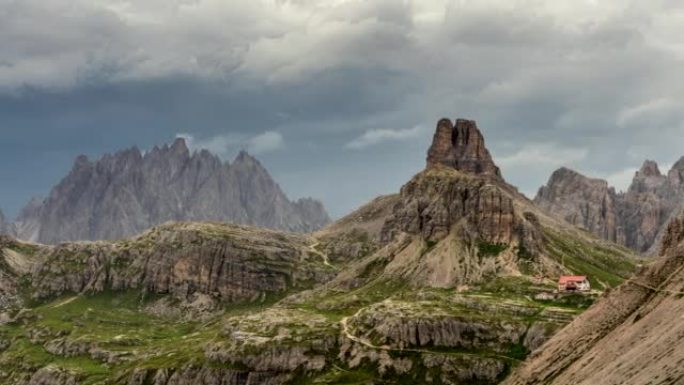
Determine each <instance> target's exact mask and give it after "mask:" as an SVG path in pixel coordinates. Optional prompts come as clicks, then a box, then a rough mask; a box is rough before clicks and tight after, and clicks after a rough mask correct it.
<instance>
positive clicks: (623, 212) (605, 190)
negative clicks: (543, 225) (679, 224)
mask: <svg viewBox="0 0 684 385" xmlns="http://www.w3.org/2000/svg"><path fill="white" fill-rule="evenodd" d="M683 176H684V158H682V159H680V160H679V161H678V162H677V163H676V164H675V165H674V166H673V167H672V169H671V170H670V171H669V172H668V174H667V175H662V174H661V172H660V170H659V169H658V165H657V164H656V163H655V162H654V161H650V160H647V161H645V162H644V164H643V166H642V167H641V169H640V170H639V171H637V172H636V174H635V176H634V179H633V181H632V184H631V185H630V187H629V189H628V190H627V191H626V192H621V193H617V194H616V193H615V190H614V189H613V188H611V187H609V186H608V183H607V182H606V181H604V180H601V179H592V178H588V177H586V176H583V175H581V174H579V173H577V172H575V171H571V170H569V169H566V168H561V169H559V170H557V171H556V172H554V173H553V174H552V175H551V178H550V179H549V182H548V183H547V184H546V186H544V187H542V188H540V189H539V192H538V194H537V197H536V198H535V200H534V201H535V203H536V204H537V205H538V206H539V207H541V208H542V209H544V210H546V211H547V212H550V213H552V214H554V215H557V216H559V217H561V218H563V219H565V220H566V221H568V222H570V223H572V224H574V225H576V226H578V227H581V228H584V229H586V230H588V231H590V232H592V233H593V234H595V235H597V236H599V237H601V238H604V239H607V240H610V241H612V242H616V243H619V244H621V245H624V246H627V247H629V248H632V249H634V250H636V251H638V252H640V253H646V254H655V253H656V252H657V250H656V249H657V244H658V242H659V241H660V239H661V237H662V233H663V231H665V229H666V227H667V223H668V222H669V221H670V219H671V218H673V217H675V216H677V215H678V214H680V213H681V211H682V208H684V206H683V205H682V201H684V178H683Z"/></svg>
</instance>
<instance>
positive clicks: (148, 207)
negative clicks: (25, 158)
mask: <svg viewBox="0 0 684 385" xmlns="http://www.w3.org/2000/svg"><path fill="white" fill-rule="evenodd" d="M180 220H193V221H219V222H232V223H239V224H249V225H257V226H264V227H269V228H274V229H282V230H288V231H312V230H317V229H319V228H320V227H322V226H323V225H325V224H327V223H328V222H329V220H330V219H329V217H328V214H327V213H326V211H325V209H324V208H323V206H322V205H321V204H317V205H315V204H300V203H297V202H293V201H291V200H289V199H288V198H287V196H286V195H285V194H284V192H283V191H282V190H281V189H280V187H279V186H278V185H277V183H275V182H274V181H273V179H272V178H271V176H270V174H269V173H268V171H267V170H266V169H265V168H264V167H263V166H262V165H261V163H259V161H258V160H256V159H255V158H253V157H252V156H251V155H249V154H247V153H246V152H242V153H240V154H239V155H238V157H237V158H236V160H235V162H234V163H233V164H228V163H223V162H222V161H221V160H220V159H219V158H218V157H217V156H215V155H213V154H211V153H210V152H208V151H206V150H203V151H199V152H197V151H195V152H193V153H191V152H190V150H189V149H188V146H187V143H186V141H185V139H183V138H177V139H176V140H175V141H174V142H173V143H172V144H171V145H170V146H169V145H168V144H167V145H164V146H161V147H154V148H153V149H152V150H151V151H149V152H147V153H146V154H145V155H143V154H142V153H141V152H140V150H138V149H137V148H135V147H133V148H130V149H128V150H124V151H120V152H118V153H115V154H107V155H104V156H103V157H102V158H100V159H99V160H97V161H90V160H88V158H87V157H85V156H80V157H78V158H77V160H76V162H75V164H74V168H73V169H72V171H71V172H70V173H69V174H68V175H67V176H66V177H65V178H64V179H63V180H62V181H61V182H60V183H59V184H58V185H57V186H55V188H53V190H52V191H51V193H50V194H49V196H48V198H47V199H46V200H45V201H43V202H40V204H38V205H36V204H31V205H29V206H27V208H26V209H25V210H23V211H22V214H21V215H20V218H18V220H17V229H18V230H17V236H18V237H19V238H21V239H25V240H31V241H37V242H41V243H48V244H52V243H59V242H63V241H71V240H100V239H119V238H122V237H127V236H131V235H134V234H137V233H140V232H141V231H143V230H145V229H147V228H150V227H152V226H155V225H158V224H160V223H164V222H166V221H180Z"/></svg>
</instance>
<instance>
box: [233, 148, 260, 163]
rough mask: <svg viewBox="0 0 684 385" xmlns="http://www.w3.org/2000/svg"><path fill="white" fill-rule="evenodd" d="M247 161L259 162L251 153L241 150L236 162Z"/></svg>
mask: <svg viewBox="0 0 684 385" xmlns="http://www.w3.org/2000/svg"><path fill="white" fill-rule="evenodd" d="M245 162H257V163H258V162H259V161H258V160H257V159H256V158H255V157H253V156H252V155H250V154H249V153H248V152H247V151H246V150H240V153H238V155H237V157H235V161H234V163H245Z"/></svg>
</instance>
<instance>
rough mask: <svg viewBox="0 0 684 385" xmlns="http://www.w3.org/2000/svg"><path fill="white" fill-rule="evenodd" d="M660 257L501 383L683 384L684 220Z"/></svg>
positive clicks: (670, 229)
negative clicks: (683, 299)
mask: <svg viewBox="0 0 684 385" xmlns="http://www.w3.org/2000/svg"><path fill="white" fill-rule="evenodd" d="M662 255H663V256H662V258H661V259H659V260H658V261H656V262H655V263H653V264H652V265H651V266H648V267H646V268H644V269H643V270H642V271H641V272H640V273H639V274H637V275H636V276H635V277H634V278H632V279H630V280H629V281H627V282H625V283H624V284H623V285H621V286H620V287H618V288H617V289H615V290H613V291H611V293H610V294H609V295H608V296H607V297H605V298H603V299H601V300H600V301H599V302H598V303H596V304H595V305H594V306H593V307H592V308H590V309H589V310H588V311H587V312H585V313H584V314H582V315H581V316H579V317H578V318H577V319H575V320H574V321H573V322H572V323H571V324H570V325H569V326H567V327H566V328H565V329H563V330H562V331H561V332H559V333H558V334H557V335H556V336H554V337H553V338H552V339H551V340H550V341H548V342H547V343H546V344H544V345H543V346H541V347H540V348H539V349H538V350H536V351H535V352H534V353H533V354H532V356H531V358H530V359H529V361H528V362H527V363H525V364H523V365H522V366H521V367H520V368H519V369H518V370H517V371H516V372H515V373H514V374H513V375H512V376H511V377H510V378H509V379H508V380H507V381H506V382H505V384H507V385H523V384H524V385H532V384H553V385H561V384H573V385H576V384H586V385H593V384H605V385H618V384H620V385H630V384H632V385H636V384H651V385H678V384H682V381H684V365H683V363H684V346H682V339H683V338H684V323H683V322H682V318H684V301H682V297H683V296H684V220H682V219H677V220H674V221H672V222H671V223H670V224H669V226H668V228H667V231H666V233H665V236H664V239H663V247H662Z"/></svg>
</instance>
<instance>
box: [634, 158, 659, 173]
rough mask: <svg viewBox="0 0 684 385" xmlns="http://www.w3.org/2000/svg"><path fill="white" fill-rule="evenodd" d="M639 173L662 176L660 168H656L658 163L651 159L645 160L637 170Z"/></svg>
mask: <svg viewBox="0 0 684 385" xmlns="http://www.w3.org/2000/svg"><path fill="white" fill-rule="evenodd" d="M639 175H641V176H646V177H648V176H662V174H661V173H660V169H659V168H658V163H656V162H655V161H653V160H646V161H644V164H643V165H642V166H641V169H640V170H639Z"/></svg>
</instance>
